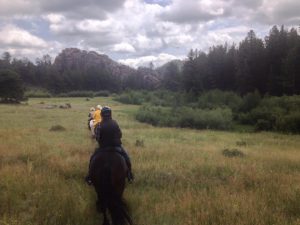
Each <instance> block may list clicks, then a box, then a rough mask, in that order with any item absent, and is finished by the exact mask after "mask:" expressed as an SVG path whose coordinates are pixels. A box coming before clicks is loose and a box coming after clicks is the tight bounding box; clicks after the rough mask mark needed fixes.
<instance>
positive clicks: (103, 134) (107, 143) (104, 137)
mask: <svg viewBox="0 0 300 225" xmlns="http://www.w3.org/2000/svg"><path fill="white" fill-rule="evenodd" d="M121 138H122V132H121V130H120V127H119V125H118V123H117V122H116V121H115V120H113V119H108V120H102V121H101V122H100V124H99V126H98V127H97V134H96V139H97V141H98V142H99V144H100V146H101V148H105V147H112V146H121V145H122V142H121Z"/></svg>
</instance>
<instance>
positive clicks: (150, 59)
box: [119, 53, 185, 68]
mask: <svg viewBox="0 0 300 225" xmlns="http://www.w3.org/2000/svg"><path fill="white" fill-rule="evenodd" d="M184 58H185V56H174V55H170V54H165V53H161V54H159V55H157V56H154V55H149V56H143V57H138V58H130V59H121V60H119V63H122V64H125V65H128V66H131V67H134V68H138V67H141V66H146V67H147V66H149V64H150V63H153V64H154V66H155V67H159V66H161V65H163V64H165V63H167V62H169V61H171V60H175V59H184Z"/></svg>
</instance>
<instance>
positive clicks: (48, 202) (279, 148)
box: [0, 98, 300, 225]
mask: <svg viewBox="0 0 300 225" xmlns="http://www.w3.org/2000/svg"><path fill="white" fill-rule="evenodd" d="M40 102H44V104H39V103H40ZM28 103H29V104H28V105H20V106H16V105H0V115H1V117H0V124H1V127H0V224H1V225H2V224H20V225H21V224H22V225H24V224H72V225H73V224H78V225H79V224H99V223H101V216H100V215H98V214H97V212H96V209H95V199H96V196H95V193H94V190H93V188H91V187H89V186H87V185H85V183H84V181H83V178H84V176H85V174H86V170H87V166H88V161H89V156H90V154H91V153H92V152H93V150H94V148H95V147H96V146H97V144H96V143H95V141H93V140H92V139H91V138H90V134H89V131H88V130H87V114H88V110H89V108H90V107H91V106H95V105H97V104H101V105H110V106H111V107H112V108H113V116H114V118H115V119H116V120H117V121H118V122H119V124H120V126H121V129H122V131H123V139H122V141H123V144H124V147H125V148H126V149H127V150H128V152H129V153H130V155H131V158H132V161H133V168H134V173H135V176H136V181H135V183H134V184H133V185H128V186H127V189H126V191H125V198H126V200H127V201H128V203H129V205H130V208H131V211H132V215H133V219H134V221H135V223H136V224H139V225H143V224H144V225H150V224H166V225H174V224H195V225H198V224H204V225H206V224H207V225H209V224H220V225H226V224H228V225H233V224H241V225H244V224H245V225H248V224H249V225H250V224H251V225H253V224H262V225H263V224H264V225H265V224H278V225H285V224H300V152H299V151H300V148H299V146H300V138H299V135H290V136H289V135H283V134H279V133H271V132H262V133H237V132H225V131H211V130H204V131H201V130H191V129H176V128H154V127H152V126H150V125H147V124H142V123H139V122H137V121H135V120H134V112H135V111H136V110H137V109H138V107H137V106H132V105H123V104H120V103H117V102H114V101H112V100H111V98H93V99H90V101H86V100H85V98H48V99H30V101H29V102H28ZM65 103H70V104H71V105H72V108H71V109H59V108H53V109H45V105H51V104H56V105H60V104H65ZM56 125H60V126H63V127H64V128H66V130H64V131H50V130H49V129H50V128H51V127H52V126H56ZM141 142H142V143H143V144H137V143H141ZM224 149H238V150H239V151H241V152H242V153H243V154H244V157H226V156H224V155H223V154H222V152H223V150H224Z"/></svg>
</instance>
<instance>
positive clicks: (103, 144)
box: [86, 106, 134, 184]
mask: <svg viewBox="0 0 300 225" xmlns="http://www.w3.org/2000/svg"><path fill="white" fill-rule="evenodd" d="M101 117H102V121H101V122H100V123H98V124H97V126H96V127H95V137H96V140H97V142H98V143H99V148H97V149H96V150H95V152H94V154H93V155H92V156H91V159H90V165H89V170H90V168H91V165H92V163H93V158H94V157H95V156H96V155H97V154H101V151H105V150H106V149H111V148H113V149H114V150H115V151H117V152H118V153H120V154H121V155H122V156H123V157H124V159H125V161H126V164H127V167H128V174H127V178H128V181H129V182H132V181H133V179H134V178H133V174H132V172H131V162H130V158H129V156H128V154H127V152H126V151H125V150H124V148H123V147H122V142H121V138H122V132H121V129H120V127H119V125H118V123H117V122H116V121H115V120H113V119H112V113H111V109H110V108H109V107H107V106H105V107H103V108H102V109H101ZM86 182H87V183H88V184H92V181H91V178H90V171H89V173H88V176H87V177H86Z"/></svg>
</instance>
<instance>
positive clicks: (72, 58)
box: [53, 48, 136, 77]
mask: <svg viewBox="0 0 300 225" xmlns="http://www.w3.org/2000/svg"><path fill="white" fill-rule="evenodd" d="M53 65H54V67H55V68H56V69H57V70H58V71H59V72H64V71H65V70H77V71H87V70H88V69H90V68H95V69H99V70H104V71H107V72H109V74H111V75H112V76H116V77H120V76H121V77H126V76H128V75H130V74H132V73H136V70H134V69H133V68H130V67H128V66H125V65H122V64H120V63H117V62H115V61H113V60H112V59H110V58H109V57H108V56H107V55H103V54H98V53H97V52H94V51H91V52H87V51H85V50H80V49H77V48H66V49H64V50H63V51H62V52H61V53H60V54H59V55H58V56H57V57H56V58H55V60H54V64H53Z"/></svg>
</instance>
